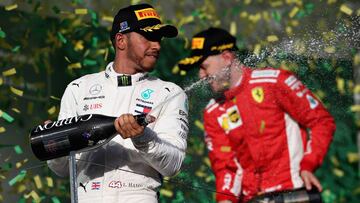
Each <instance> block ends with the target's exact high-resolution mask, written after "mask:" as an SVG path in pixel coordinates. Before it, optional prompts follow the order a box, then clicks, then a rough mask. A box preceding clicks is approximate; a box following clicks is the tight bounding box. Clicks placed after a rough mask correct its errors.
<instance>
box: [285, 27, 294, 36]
mask: <svg viewBox="0 0 360 203" xmlns="http://www.w3.org/2000/svg"><path fill="white" fill-rule="evenodd" d="M286 33H287V34H288V35H292V33H293V30H292V28H291V27H290V26H287V27H286Z"/></svg>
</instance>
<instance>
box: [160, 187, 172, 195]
mask: <svg viewBox="0 0 360 203" xmlns="http://www.w3.org/2000/svg"><path fill="white" fill-rule="evenodd" d="M160 194H161V195H164V196H165V197H172V196H173V195H174V193H173V192H172V191H171V190H167V189H161V190H160Z"/></svg>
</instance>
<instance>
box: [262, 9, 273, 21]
mask: <svg viewBox="0 0 360 203" xmlns="http://www.w3.org/2000/svg"><path fill="white" fill-rule="evenodd" d="M262 15H263V19H264V20H265V21H270V19H271V17H270V14H269V12H267V11H264V12H263V13H262Z"/></svg>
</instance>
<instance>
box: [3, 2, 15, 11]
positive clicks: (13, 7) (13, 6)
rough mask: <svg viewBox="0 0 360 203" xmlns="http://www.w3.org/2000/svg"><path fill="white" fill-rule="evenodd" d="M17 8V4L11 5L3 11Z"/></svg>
mask: <svg viewBox="0 0 360 203" xmlns="http://www.w3.org/2000/svg"><path fill="white" fill-rule="evenodd" d="M17 7H18V5H17V4H12V5H8V6H5V10H6V11H11V10H14V9H17Z"/></svg>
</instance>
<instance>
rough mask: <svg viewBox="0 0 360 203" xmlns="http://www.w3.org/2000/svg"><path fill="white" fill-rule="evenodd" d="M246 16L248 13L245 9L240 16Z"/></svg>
mask: <svg viewBox="0 0 360 203" xmlns="http://www.w3.org/2000/svg"><path fill="white" fill-rule="evenodd" d="M247 16H248V13H247V12H246V11H243V12H241V13H240V18H246V17H247Z"/></svg>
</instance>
